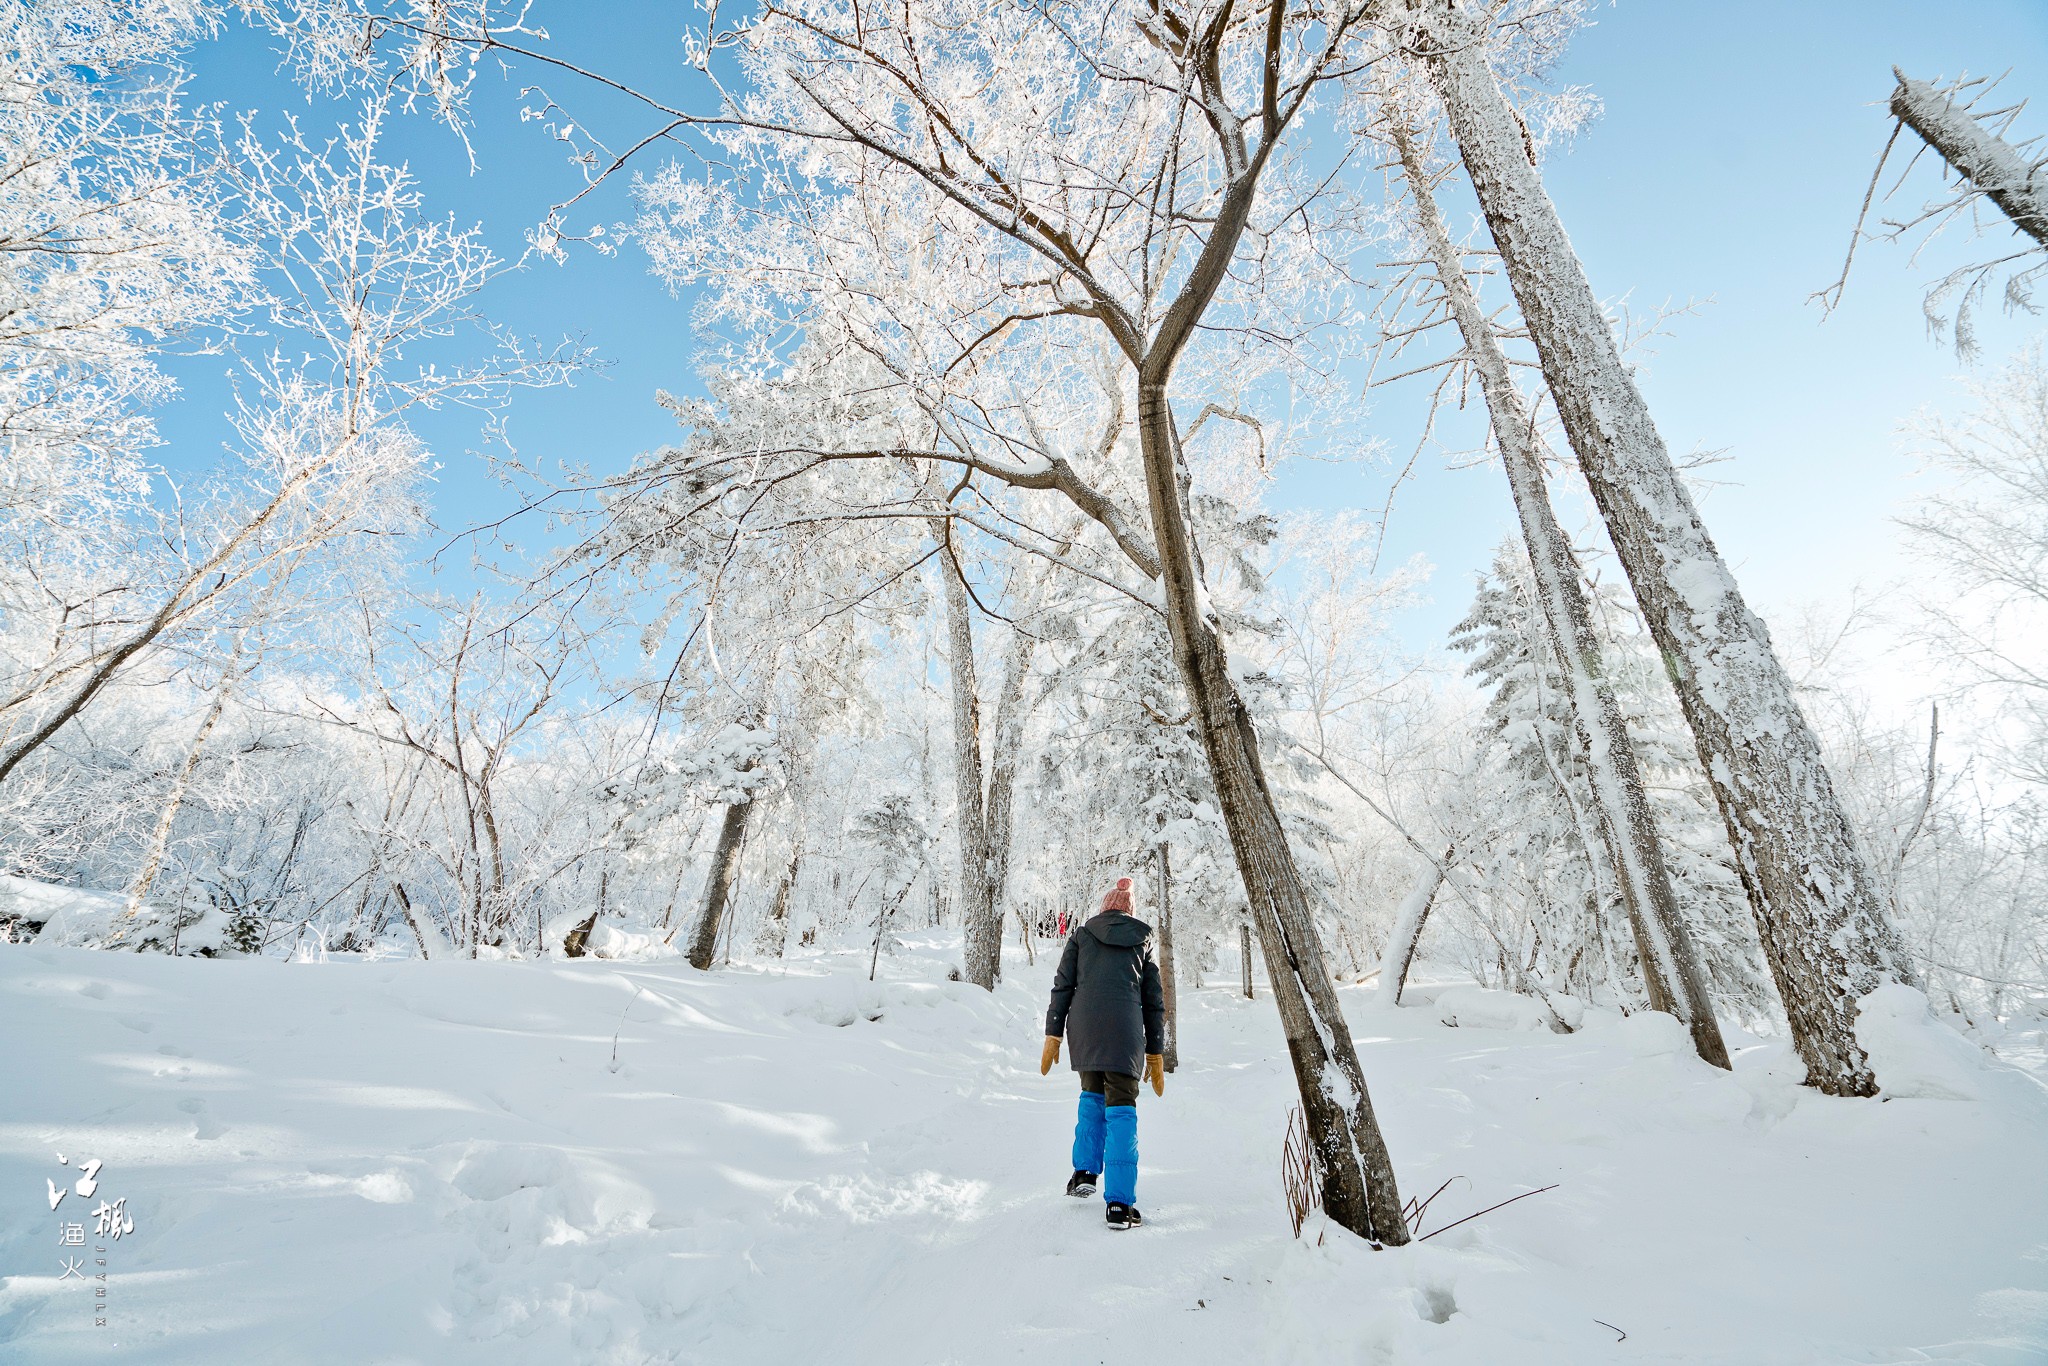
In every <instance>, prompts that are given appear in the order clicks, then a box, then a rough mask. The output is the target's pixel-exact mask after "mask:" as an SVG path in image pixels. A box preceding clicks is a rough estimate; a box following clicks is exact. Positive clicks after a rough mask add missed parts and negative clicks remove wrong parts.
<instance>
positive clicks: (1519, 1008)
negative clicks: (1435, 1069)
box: [1436, 987, 1586, 1031]
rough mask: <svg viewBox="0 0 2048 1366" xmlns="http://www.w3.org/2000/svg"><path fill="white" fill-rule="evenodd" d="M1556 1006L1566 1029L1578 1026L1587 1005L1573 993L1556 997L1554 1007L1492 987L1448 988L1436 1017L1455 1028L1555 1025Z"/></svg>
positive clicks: (1441, 994) (1438, 1001)
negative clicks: (1553, 1011)
mask: <svg viewBox="0 0 2048 1366" xmlns="http://www.w3.org/2000/svg"><path fill="white" fill-rule="evenodd" d="M1552 1009H1554V1010H1555V1011H1556V1015H1557V1019H1558V1020H1559V1021H1560V1022H1562V1023H1563V1025H1564V1027H1565V1028H1566V1029H1577V1028H1578V1027H1579V1023H1580V1021H1581V1020H1583V1019H1584V1018H1585V1014H1586V1007H1585V1004H1584V1003H1583V1002H1581V1001H1577V1000H1574V999H1572V998H1571V997H1569V996H1554V997H1552V998H1551V1006H1550V1007H1549V1008H1546V1007H1545V1006H1544V1004H1543V1002H1541V1001H1539V1000H1537V999H1535V998H1534V997H1532V996H1523V995H1520V994H1518V993H1516V992H1512V991H1495V990H1493V989H1491V988H1489V987H1447V988H1445V989H1444V990H1443V991H1441V992H1439V993H1438V994H1437V998H1436V1017H1437V1019H1439V1020H1441V1021H1442V1022H1443V1023H1444V1024H1447V1025H1449V1026H1451V1028H1453V1029H1517V1030H1522V1029H1527V1030H1538V1029H1540V1030H1545V1031H1548V1030H1549V1029H1550V1028H1551V1018H1552V1014H1551V1013H1552Z"/></svg>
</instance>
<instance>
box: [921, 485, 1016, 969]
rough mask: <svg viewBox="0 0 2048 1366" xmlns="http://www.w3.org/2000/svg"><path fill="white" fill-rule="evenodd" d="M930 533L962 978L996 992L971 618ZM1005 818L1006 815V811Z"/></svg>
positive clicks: (998, 933)
mask: <svg viewBox="0 0 2048 1366" xmlns="http://www.w3.org/2000/svg"><path fill="white" fill-rule="evenodd" d="M933 532H934V534H936V535H937V536H938V537H939V538H940V541H941V544H943V545H944V546H945V547H946V553H945V560H946V563H945V564H944V565H942V566H941V567H940V569H939V576H940V577H941V578H942V579H944V580H945V585H946V586H945V600H946V656H947V658H946V663H947V669H948V672H949V673H950V675H951V679H952V694H953V809H954V816H955V825H956V827H957V830H958V834H959V841H958V842H959V846H960V927H961V935H960V938H961V956H962V959H963V960H964V961H963V963H962V965H961V975H962V976H963V977H964V978H965V979H966V980H967V981H970V982H972V983H974V985H976V986H978V987H982V988H984V989H986V990H989V991H993V990H995V985H996V982H997V980H998V979H1000V978H1001V976H1002V974H1003V922H1002V918H1001V916H1000V914H999V912H998V910H997V907H996V901H995V888H994V886H993V885H992V883H993V879H992V878H991V876H990V873H991V871H992V869H991V867H990V862H989V837H988V836H989V827H988V814H987V810H986V808H985V807H984V805H983V799H982V767H981V698H980V694H979V684H978V682H977V681H976V678H975V672H974V617H973V613H972V610H971V609H970V607H969V605H968V601H967V585H966V583H965V582H964V581H963V580H962V579H961V577H960V575H961V569H960V562H959V560H958V559H956V558H955V557H954V555H953V550H952V544H951V540H950V535H949V532H948V528H947V526H946V524H945V523H944V522H936V523H934V525H933ZM1006 814H1007V813H1006Z"/></svg>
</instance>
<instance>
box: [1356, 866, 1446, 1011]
mask: <svg viewBox="0 0 2048 1366" xmlns="http://www.w3.org/2000/svg"><path fill="white" fill-rule="evenodd" d="M1456 856H1457V850H1456V849H1455V848H1451V849H1446V850H1444V856H1443V858H1441V859H1431V860H1430V861H1429V862H1427V863H1425V864H1423V865H1422V871H1421V872H1419V873H1417V874H1416V875H1415V882H1414V884H1413V885H1412V886H1410V887H1409V889H1408V895H1407V896H1405V897H1402V898H1401V905H1400V908H1399V909H1398V910H1396V911H1395V912H1394V932H1393V933H1392V934H1390V935H1388V936H1387V951H1386V953H1385V954H1384V955H1383V956H1382V957H1381V958H1380V989H1379V994H1378V995H1376V996H1375V997H1374V998H1373V999H1374V1001H1375V1002H1377V1003H1378V1004H1379V1005H1381V1006H1385V1007H1387V1008H1388V1009H1392V1008H1393V1007H1395V1006H1397V1005H1399V1004H1401V992H1402V989H1403V988H1405V987H1406V986H1407V985H1408V969H1409V968H1410V967H1411V966H1413V965H1414V962H1415V946H1416V945H1417V944H1420V943H1421V942H1422V927H1423V926H1424V925H1426V924H1428V923H1429V910H1430V907H1432V906H1434V905H1436V894H1437V892H1438V890H1439V889H1441V888H1442V887H1443V885H1444V872H1445V870H1446V869H1448V868H1449V867H1450V866H1451V861H1452V860H1453V859H1454V858H1455V857H1456Z"/></svg>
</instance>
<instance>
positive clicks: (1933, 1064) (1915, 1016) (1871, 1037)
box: [1856, 982, 1991, 1100]
mask: <svg viewBox="0 0 2048 1366" xmlns="http://www.w3.org/2000/svg"><path fill="white" fill-rule="evenodd" d="M1856 1042H1857V1043H1858V1044H1860V1045H1861V1046H1862V1048H1863V1051H1864V1052H1865V1053H1867V1054H1869V1055H1870V1068H1871V1071H1873V1072H1875V1073H1876V1074H1877V1085H1878V1089H1879V1090H1880V1091H1882V1092H1883V1093H1884V1094H1885V1095H1886V1096H1891V1097H1907V1096H1912V1097H1917V1098H1920V1099H1923V1100H1982V1099H1984V1096H1985V1088H1986V1085H1987V1083H1988V1081H1989V1078H1990V1073H1991V1064H1990V1061H1989V1060H1988V1059H1987V1058H1986V1057H1985V1056H1984V1053H1983V1051H1982V1050H1981V1049H1979V1048H1977V1047H1976V1046H1975V1045H1974V1044H1972V1043H1971V1042H1970V1041H1969V1040H1968V1039H1965V1038H1964V1037H1963V1036H1962V1035H1960V1034H1958V1033H1956V1032H1955V1031H1954V1030H1953V1029H1950V1028H1949V1027H1948V1026H1947V1025H1945V1024H1943V1023H1942V1022H1941V1021H1939V1020H1937V1019H1935V1018H1934V1012H1933V1011H1932V1010H1931V1009H1929V1008H1928V1005H1927V998H1926V997H1925V996H1923V995H1921V994H1920V993H1919V992H1918V991H1915V990H1914V989H1913V988H1912V987H1909V986H1902V985H1900V984H1898V983H1896V982H1894V983H1890V984H1888V985H1886V986H1881V987H1879V988H1878V989H1877V990H1876V991H1873V992H1871V993H1870V994H1869V995H1867V996H1865V997H1864V998H1863V999H1862V1000H1861V1001H1859V1002H1858V1003H1857V1012H1856Z"/></svg>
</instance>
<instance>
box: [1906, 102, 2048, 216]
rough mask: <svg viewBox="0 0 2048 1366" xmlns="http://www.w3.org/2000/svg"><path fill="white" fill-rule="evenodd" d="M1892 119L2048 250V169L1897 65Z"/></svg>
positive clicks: (1968, 112)
mask: <svg viewBox="0 0 2048 1366" xmlns="http://www.w3.org/2000/svg"><path fill="white" fill-rule="evenodd" d="M1892 75H1893V76H1895V77H1897V78H1898V82H1899V84H1898V86H1897V88H1895V89H1894V90H1893V91H1892V100H1891V109H1892V116H1893V117H1894V118H1896V119H1898V121H1899V122H1901V123H1903V124H1905V125H1906V126H1907V127H1908V128H1911V129H1912V130H1913V131H1914V132H1916V133H1918V134H1919V135H1920V137H1921V139H1922V140H1923V141H1925V142H1926V143H1927V145H1928V146H1929V147H1932V148H1933V149H1934V150H1935V151H1937V152H1939V153H1940V154H1941V158H1942V160H1944V161H1946V162H1947V163H1948V164H1949V165H1951V166H1953V167H1955V168H1956V173H1957V174H1958V175H1960V176H1962V178H1963V179H1965V180H1967V181H1969V182H1970V184H1971V185H1972V186H1973V187H1974V188H1976V189H1978V190H1981V191H1983V192H1984V195H1985V197H1986V198H1988V199H1990V201H1991V202H1992V203H1994V204H1996V205H1997V206H1998V207H1999V209H2000V210H2002V211H2003V212H2004V214H2005V216H2006V217H2007V218H2010V219H2011V220H2012V223H2013V226H2014V227H2016V228H2018V229H2019V230H2020V231H2021V232H2023V233H2025V234H2026V235H2027V236H2029V237H2031V238H2033V239H2034V240H2035V241H2036V242H2039V243H2040V244H2041V245H2042V246H2044V247H2048V173H2044V170H2048V167H2044V164H2043V163H2041V162H2032V161H2029V160H2028V159H2027V158H2026V157H2025V156H2024V155H2023V154H2022V153H2021V152H2020V151H2019V149H2017V148H2015V147H2014V146H2013V145H2012V144H2011V143H2009V142H2007V141H2006V140H2005V139H2004V138H2001V137H1999V136H1998V135H1997V134H1995V133H1992V132H1990V131H1988V130H1987V129H1986V128H1985V127H1984V125H1983V124H1981V123H1979V122H1977V120H1976V119H1974V118H1972V117H1971V116H1970V111H1969V110H1967V109H1963V108H1960V107H1959V106H1958V105H1957V104H1956V103H1955V101H1954V100H1951V99H1950V98H1949V97H1948V96H1946V95H1944V94H1942V93H1941V91H1939V90H1936V89H1935V88H1934V87H1933V86H1931V85H1929V84H1928V83H1927V82H1925V81H1916V80H1914V79H1912V78H1911V77H1910V76H1908V75H1906V73H1905V72H1903V71H1901V70H1899V69H1898V68H1897V67H1893V68H1892Z"/></svg>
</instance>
